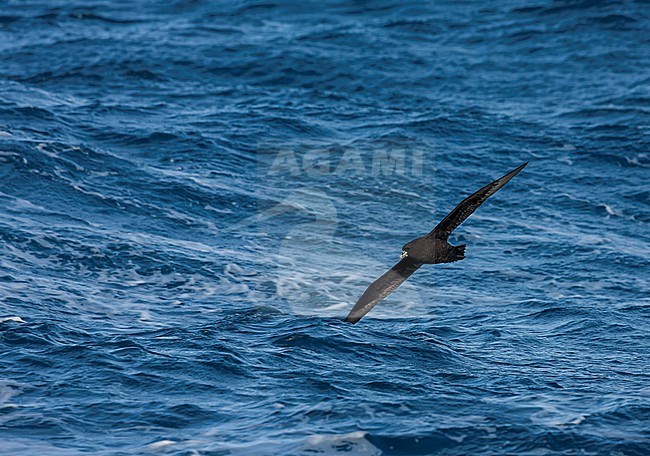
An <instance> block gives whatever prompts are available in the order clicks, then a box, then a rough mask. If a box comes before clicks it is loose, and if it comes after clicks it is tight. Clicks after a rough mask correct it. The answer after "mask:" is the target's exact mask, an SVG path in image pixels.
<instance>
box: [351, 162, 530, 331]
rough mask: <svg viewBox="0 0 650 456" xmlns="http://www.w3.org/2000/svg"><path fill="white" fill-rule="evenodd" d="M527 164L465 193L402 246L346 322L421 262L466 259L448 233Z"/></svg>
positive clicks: (355, 318)
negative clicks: (421, 233)
mask: <svg viewBox="0 0 650 456" xmlns="http://www.w3.org/2000/svg"><path fill="white" fill-rule="evenodd" d="M527 164H528V162H526V163H524V164H523V165H521V166H520V167H519V168H517V169H514V170H512V171H510V172H509V173H508V174H506V175H505V176H503V177H502V178H500V179H497V180H495V181H494V182H492V183H491V184H488V185H486V186H485V187H483V188H482V189H480V190H479V191H477V192H476V193H474V194H473V195H471V196H468V197H467V198H465V199H464V200H463V201H462V202H461V203H460V204H459V205H458V206H456V208H455V209H454V210H453V211H451V212H450V213H449V215H447V217H445V218H444V220H443V221H442V222H440V223H438V226H436V227H435V228H434V229H433V231H431V232H430V233H429V234H427V235H426V236H423V237H419V238H417V239H414V240H412V241H411V242H409V243H408V244H406V245H404V247H402V257H401V260H400V262H399V263H397V264H396V265H395V266H393V267H392V268H391V269H390V270H389V271H388V272H387V273H385V274H384V275H383V276H381V277H380V278H378V279H377V280H375V281H374V282H372V283H371V284H370V286H369V287H368V289H367V290H366V291H365V293H363V294H362V295H361V297H360V298H359V300H358V301H357V303H356V304H355V305H354V307H353V308H352V310H351V311H350V313H349V314H348V316H347V317H346V318H345V321H348V322H350V323H356V322H358V321H359V320H361V319H362V318H363V317H364V316H365V315H366V314H367V313H368V312H370V310H372V308H373V307H375V306H376V305H377V303H379V302H380V301H381V300H383V299H384V298H385V297H386V296H388V295H389V294H391V293H392V292H393V291H395V289H396V288H397V287H399V286H400V285H401V284H402V282H404V281H405V280H406V279H408V278H409V277H410V276H411V274H413V273H414V272H415V271H417V270H418V269H419V268H420V266H422V265H423V264H437V263H453V262H454V261H459V260H462V259H463V258H465V245H457V246H454V245H451V244H449V242H448V241H447V239H448V238H449V235H450V234H451V233H452V231H454V230H455V229H456V228H458V226H459V225H460V224H461V223H463V222H464V221H465V219H467V217H469V216H470V215H472V214H473V213H474V211H475V210H476V209H477V208H478V207H479V206H480V205H481V204H483V203H484V202H485V201H486V200H487V199H488V198H489V197H490V196H492V195H494V194H495V193H496V192H497V190H499V189H500V188H501V187H503V186H504V185H506V183H507V182H508V181H509V180H510V179H512V178H513V177H515V176H516V175H517V173H519V171H521V170H522V169H524V167H525V166H526V165H527Z"/></svg>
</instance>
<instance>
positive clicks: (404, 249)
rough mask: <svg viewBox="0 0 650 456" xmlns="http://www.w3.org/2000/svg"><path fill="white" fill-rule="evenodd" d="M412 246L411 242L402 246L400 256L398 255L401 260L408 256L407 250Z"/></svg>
mask: <svg viewBox="0 0 650 456" xmlns="http://www.w3.org/2000/svg"><path fill="white" fill-rule="evenodd" d="M412 248H413V242H409V243H408V244H404V247H402V256H401V257H400V260H403V259H404V258H406V257H407V256H409V252H410V251H411V249H412Z"/></svg>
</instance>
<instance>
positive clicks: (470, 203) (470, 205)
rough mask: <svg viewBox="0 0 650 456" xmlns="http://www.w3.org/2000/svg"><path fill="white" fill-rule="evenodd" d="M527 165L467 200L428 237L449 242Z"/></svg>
mask: <svg viewBox="0 0 650 456" xmlns="http://www.w3.org/2000/svg"><path fill="white" fill-rule="evenodd" d="M527 164H528V162H526V163H524V164H523V165H521V166H520V167H519V168H516V169H513V170H512V171H510V172H509V173H508V174H506V175H505V176H503V177H501V178H499V179H497V180H495V181H494V182H492V183H491V184H488V185H486V186H485V187H483V188H482V189H480V190H479V191H477V192H476V193H474V194H473V195H470V196H468V197H467V198H465V199H464V200H463V201H462V202H461V203H460V204H459V205H458V206H456V208H455V209H454V210H453V211H451V212H450V213H449V215H448V216H447V217H445V218H444V219H443V220H442V222H440V223H438V226H436V227H435V228H434V229H433V231H431V232H430V233H429V234H428V236H429V237H435V238H438V239H444V240H447V238H448V237H449V235H450V234H451V233H452V231H454V230H455V229H456V228H458V226H459V225H460V224H461V223H463V222H464V221H465V220H466V219H467V217H469V216H470V215H472V214H473V213H474V211H475V210H476V209H477V208H478V207H479V206H480V205H481V204H483V203H484V202H485V201H486V200H487V199H488V198H489V197H490V196H492V195H494V194H495V193H496V192H497V191H498V190H499V189H500V188H501V187H503V186H504V185H506V183H507V182H508V181H509V180H510V179H512V178H513V177H515V176H516V175H517V174H518V173H519V171H521V170H522V169H524V168H525V167H526V165H527Z"/></svg>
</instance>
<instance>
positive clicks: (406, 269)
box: [345, 257, 422, 323]
mask: <svg viewBox="0 0 650 456" xmlns="http://www.w3.org/2000/svg"><path fill="white" fill-rule="evenodd" d="M420 266H422V263H418V262H417V261H414V260H412V259H410V258H408V257H406V258H404V259H403V260H401V261H400V262H399V263H397V264H396V265H395V266H393V267H392V268H391V269H390V270H388V272H386V273H385V274H384V275H382V276H381V277H380V278H378V279H377V280H375V281H374V282H372V283H371V284H370V286H369V287H368V289H367V290H366V291H365V292H364V293H363V294H362V295H361V297H360V298H359V300H358V301H357V303H356V304H355V305H354V307H353V308H352V310H351V311H350V313H349V314H348V316H347V317H346V318H345V321H347V322H349V323H356V322H358V321H359V320H361V319H362V318H363V317H364V315H366V314H367V313H368V312H370V310H371V309H372V308H373V307H375V305H377V303H378V302H380V301H381V300H382V299H384V298H385V297H386V296H388V295H389V294H391V293H392V292H393V291H395V289H396V288H397V287H399V286H400V285H401V284H402V282H404V281H405V280H406V279H408V278H409V277H411V274H413V273H414V272H415V271H417V270H418V268H419V267H420Z"/></svg>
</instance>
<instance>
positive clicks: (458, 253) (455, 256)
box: [449, 244, 467, 263]
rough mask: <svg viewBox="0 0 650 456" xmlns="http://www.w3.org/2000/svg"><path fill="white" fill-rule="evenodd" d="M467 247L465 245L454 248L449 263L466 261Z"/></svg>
mask: <svg viewBox="0 0 650 456" xmlns="http://www.w3.org/2000/svg"><path fill="white" fill-rule="evenodd" d="M466 247H467V245H465V244H463V245H456V246H454V249H453V250H452V252H451V255H450V257H451V258H449V262H450V263H451V262H453V261H460V260H462V259H464V258H465V248H466Z"/></svg>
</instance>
